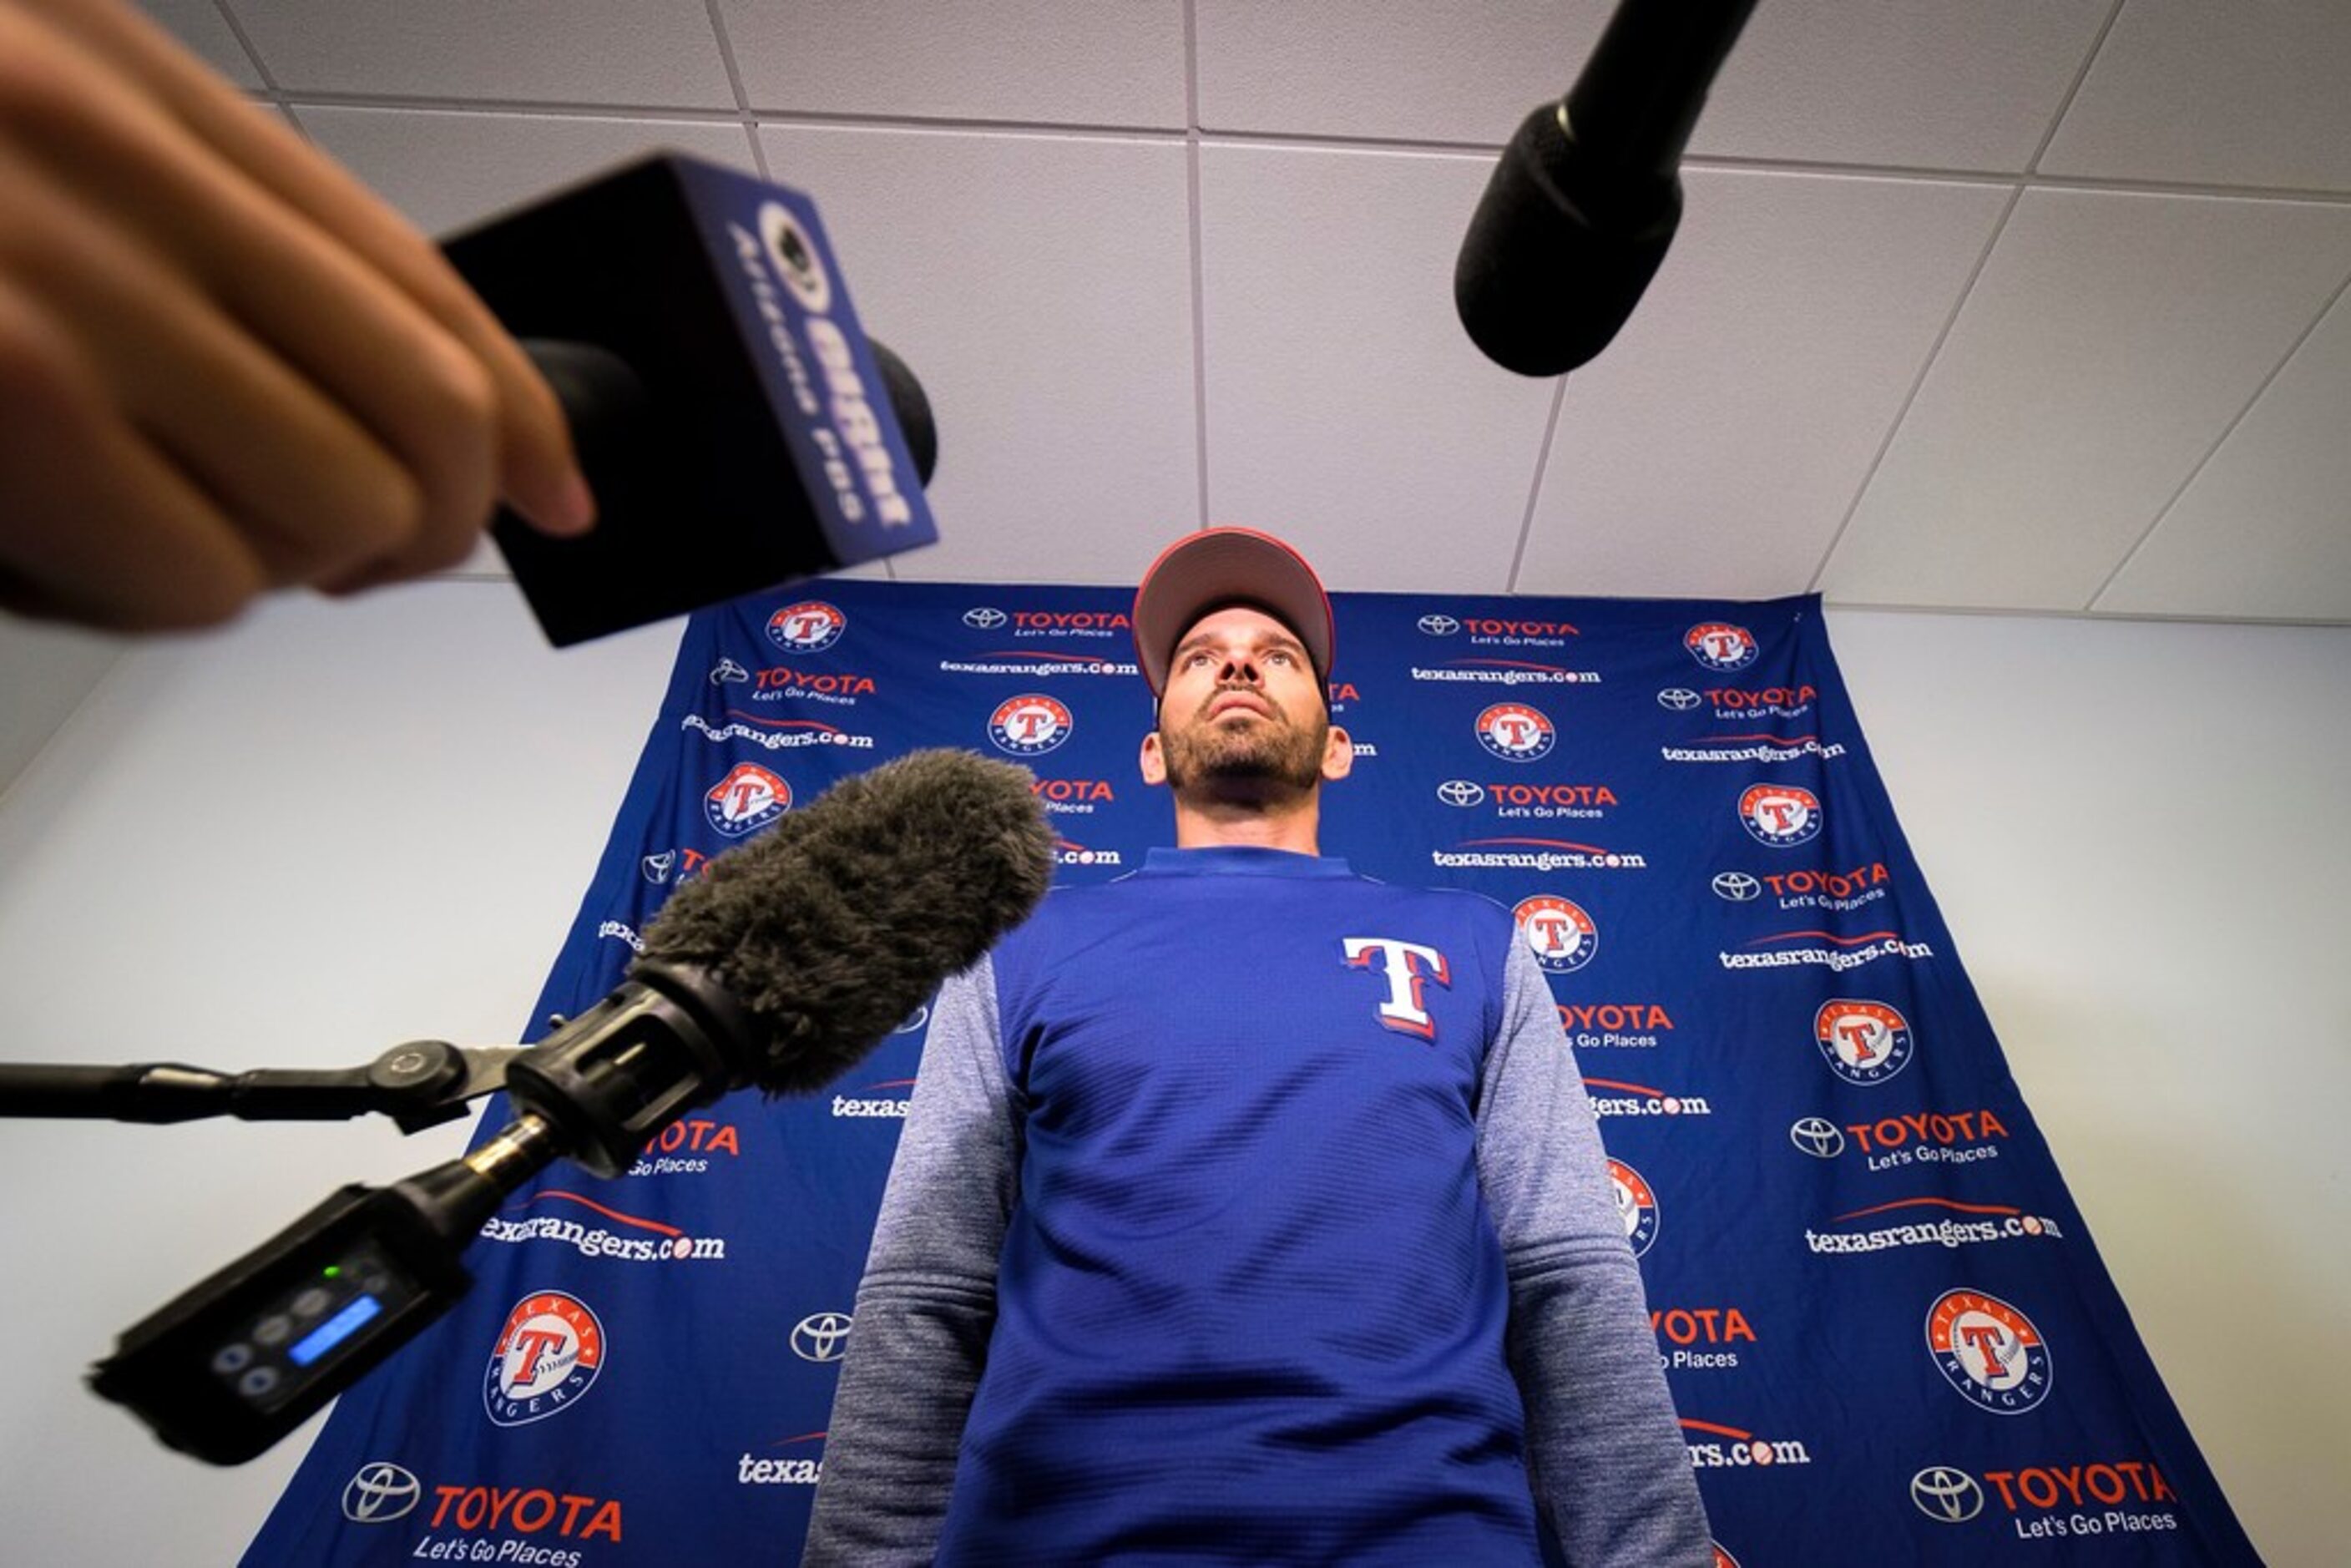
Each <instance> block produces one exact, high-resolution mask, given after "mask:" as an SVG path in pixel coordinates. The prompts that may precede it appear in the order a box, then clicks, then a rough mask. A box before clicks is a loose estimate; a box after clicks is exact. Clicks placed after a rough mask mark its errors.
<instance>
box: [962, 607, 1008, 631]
mask: <svg viewBox="0 0 2351 1568" xmlns="http://www.w3.org/2000/svg"><path fill="white" fill-rule="evenodd" d="M1005 619H1006V617H1005V614H1004V612H1003V611H1001V610H994V609H990V608H988V607H987V606H986V605H982V606H981V607H980V608H979V609H977V610H967V611H965V612H963V623H964V624H965V625H967V626H968V627H970V628H971V629H972V630H973V631H975V632H993V631H995V630H996V629H997V628H998V626H1001V625H1003V624H1004V622H1005Z"/></svg>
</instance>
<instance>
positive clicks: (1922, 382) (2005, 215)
mask: <svg viewBox="0 0 2351 1568" xmlns="http://www.w3.org/2000/svg"><path fill="white" fill-rule="evenodd" d="M2127 3H2128V0H2114V4H2113V5H2111V6H2109V7H2108V9H2107V11H2106V16H2105V21H2104V22H2103V23H2101V24H2100V26H2099V27H2098V33H2097V37H2094V38H2092V39H2091V40H2090V44H2089V47H2087V48H2085V50H2083V51H2082V61H2081V64H2080V65H2079V66H2077V67H2076V68H2074V79H2073V81H2072V82H2071V83H2069V84H2068V85H2067V87H2066V89H2065V94H2064V98H2062V99H2059V101H2058V104H2057V109H2056V112H2055V113H2053V114H2052V115H2051V116H2050V117H2049V123H2048V124H2047V125H2046V126H2044V127H2043V128H2042V131H2041V140H2040V141H2039V143H2038V144H2037V145H2035V146H2034V148H2033V150H2032V156H2031V157H2029V158H2027V159H2026V160H2025V161H2024V167H2023V169H2022V171H2021V172H2017V173H2014V174H2012V175H2011V176H2010V179H2011V182H2012V183H2011V189H2010V191H2009V193H2008V204H2007V205H2006V206H2004V207H2002V208H2001V213H2000V220H1999V221H1998V222H1997V223H1995V224H1993V225H1992V227H1991V237H1990V238H1989V239H1987V240H1986V241H1985V242H1984V247H1983V250H1982V252H1981V253H1980V255H1978V256H1977V257H1976V262H1975V266H1974V267H1971V268H1970V269H1969V272H1968V277H1967V281H1966V282H1965V283H1962V284H1961V285H1960V286H1959V298H1957V299H1956V300H1954V301H1953V302H1952V304H1951V310H1950V314H1949V315H1948V316H1946V317H1945V318H1944V319H1943V326H1942V329H1941V330H1940V331H1938V332H1937V333H1936V334H1935V341H1934V342H1933V344H1932V345H1931V346H1929V347H1928V350H1927V353H1926V357H1925V359H1924V360H1923V361H1922V362H1921V363H1920V364H1919V366H1918V373H1917V376H1916V377H1915V378H1914V379H1913V380H1912V381H1911V382H1910V387H1909V390H1908V391H1907V392H1905V393H1904V394H1903V397H1902V406H1901V408H1900V409H1899V410H1897V411H1896V413H1895V415H1894V419H1893V421H1892V423H1889V424H1888V425H1887V426H1886V434H1885V436H1884V437H1883V439H1881V440H1880V441H1879V442H1878V444H1877V450H1876V452H1875V453H1874V454H1872V455H1871V456H1870V460H1869V467H1868V469H1867V470H1866V471H1865V473H1864V474H1863V475H1862V478H1861V483H1860V484H1859V485H1857V486H1855V487H1854V492H1853V500H1852V501H1851V502H1850V503H1849V504H1848V505H1847V506H1846V507H1845V510H1844V517H1840V518H1839V519H1837V526H1836V530H1835V532H1834V533H1833V534H1831V535H1830V536H1829V542H1828V548H1827V549H1824V550H1823V551H1822V552H1821V559H1820V564H1819V565H1818V566H1816V567H1814V568H1813V575H1812V580H1811V581H1810V582H1809V584H1808V585H1807V591H1809V592H1813V593H1818V592H1820V591H1821V580H1822V579H1823V578H1824V577H1826V576H1827V575H1828V570H1829V567H1830V564H1831V563H1832V562H1834V560H1835V559H1836V553H1837V549H1838V547H1839V546H1840V545H1842V544H1844V538H1845V535H1846V533H1847V532H1848V531H1850V530H1851V528H1853V520H1854V518H1855V517H1858V516H1859V515H1860V514H1861V506H1862V503H1863V501H1865V500H1866V499H1867V498H1868V496H1869V487H1870V486H1871V485H1872V484H1874V483H1876V479H1877V475H1878V471H1879V470H1880V469H1881V468H1883V467H1884V466H1885V464H1886V454H1887V453H1889V452H1891V451H1892V450H1893V449H1894V443H1895V440H1896V437H1898V436H1899V435H1900V434H1901V433H1902V426H1903V425H1904V423H1907V421H1908V419H1909V417H1910V411H1911V409H1912V408H1913V407H1914V406H1916V404H1917V401H1918V394H1919V392H1921V391H1922V390H1923V389H1924V388H1925V387H1926V385H1927V381H1928V377H1930V376H1931V375H1933V374H1934V371H1935V363H1936V361H1938V360H1939V359H1941V358H1942V354H1943V347H1944V345H1945V344H1946V343H1948V342H1949V340H1950V337H1951V333H1952V331H1953V329H1956V328H1957V327H1958V326H1959V318H1960V317H1961V316H1962V315H1964V314H1966V312H1967V306H1968V300H1969V298H1970V297H1971V296H1972V295H1973V294H1974V293H1975V289H1976V285H1977V283H1978V282H1979V281H1980V280H1981V279H1982V277H1983V274H1984V268H1985V267H1989V266H1990V265H1991V258H1992V256H1993V253H1994V252H1996V251H1997V250H1998V249H1999V248H2000V240H2001V235H2003V234H2005V233H2007V232H2008V225H2009V220H2010V219H2011V218H2012V217H2014V216H2015V215H2016V209H2017V205H2018V204H2019V203H2021V202H2022V201H2023V199H2024V193H2025V191H2026V189H2027V188H2028V187H2029V186H2031V185H2032V183H2033V172H2034V170H2035V169H2036V168H2037V167H2038V166H2039V165H2040V162H2041V159H2042V156H2043V154H2044V153H2045V152H2048V150H2049V143H2050V142H2051V141H2053V140H2054V139H2055V137H2056V135H2057V128H2058V127H2059V126H2060V125H2062V124H2064V121H2065V113H2066V111H2067V110H2070V109H2071V108H2073V106H2074V98H2075V97H2076V96H2078V95H2079V94H2080V92H2081V90H2082V84H2083V83H2084V82H2085V81H2087V80H2088V79H2089V78H2090V68H2091V67H2092V66H2094V65H2095V64H2096V63H2097V58H2098V51H2099V50H2100V49H2101V48H2103V47H2105V41H2106V36H2107V35H2108V34H2109V33H2111V32H2113V31H2114V27H2115V23H2116V20H2117V19H2118V18H2120V16H2122V14H2123V6H2124V5H2126V4H2127Z"/></svg>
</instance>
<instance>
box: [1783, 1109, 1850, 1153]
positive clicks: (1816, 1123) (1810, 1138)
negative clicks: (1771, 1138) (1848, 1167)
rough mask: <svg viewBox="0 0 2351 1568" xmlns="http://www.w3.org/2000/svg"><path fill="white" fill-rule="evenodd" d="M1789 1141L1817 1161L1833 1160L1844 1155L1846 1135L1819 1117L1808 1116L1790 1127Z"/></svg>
mask: <svg viewBox="0 0 2351 1568" xmlns="http://www.w3.org/2000/svg"><path fill="white" fill-rule="evenodd" d="M1788 1141H1789V1142H1790V1143H1792V1144H1793V1145H1796V1147H1798V1148H1800V1149H1802V1150H1803V1151H1804V1153H1806V1154H1808V1155H1812V1156H1813V1158H1814V1159H1816V1160H1833V1159H1834V1158H1836V1157H1837V1156H1838V1155H1841V1154H1843V1153H1844V1134H1843V1133H1840V1132H1838V1131H1837V1130H1836V1126H1835V1124H1834V1123H1832V1122H1829V1121H1827V1120H1825V1119H1824V1118H1823V1117H1819V1116H1806V1117H1804V1118H1803V1119H1802V1121H1800V1122H1798V1123H1797V1124H1795V1125H1794V1126H1792V1127H1790V1128H1789V1129H1788Z"/></svg>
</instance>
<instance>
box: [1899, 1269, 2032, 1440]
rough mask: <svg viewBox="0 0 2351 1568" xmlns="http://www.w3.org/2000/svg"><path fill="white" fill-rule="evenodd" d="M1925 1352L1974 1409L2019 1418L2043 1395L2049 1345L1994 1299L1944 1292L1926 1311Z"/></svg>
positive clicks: (1972, 1293) (2011, 1309)
mask: <svg viewBox="0 0 2351 1568" xmlns="http://www.w3.org/2000/svg"><path fill="white" fill-rule="evenodd" d="M1927 1349H1928V1353H1929V1354H1932V1355H1933V1356H1934V1358H1935V1364H1936V1365H1937V1366H1938V1367H1940V1368H1942V1371H1943V1376H1944V1378H1945V1380H1946V1381H1948V1382H1949V1384H1950V1385H1951V1386H1952V1387H1954V1388H1956V1389H1958V1390H1959V1393H1960V1394H1962V1395H1963V1396H1966V1398H1967V1400H1968V1402H1969V1403H1970V1404H1971V1405H1973V1406H1975V1407H1976V1408H1977V1409H1979V1410H1989V1411H1991V1413H1992V1414H1993V1415H1995V1416H2021V1415H2022V1414H2023V1413H2024V1412H2026V1411H2027V1410H2030V1409H2032V1407H2033V1406H2036V1405H2038V1404H2040V1403H2041V1402H2042V1401H2043V1399H2046V1398H2047V1397H2049V1347H2048V1346H2047V1345H2046V1344H2044V1343H2042V1339H2041V1331H2040V1330H2038V1329H2036V1328H2034V1327H2033V1326H2032V1319H2031V1318H2028V1317H2026V1316H2025V1315H2024V1314H2023V1313H2022V1312H2019V1311H2017V1310H2016V1309H2015V1308H2014V1307H2011V1306H2010V1305H2009V1304H2008V1303H2007V1302H2006V1301H2001V1299H2000V1298H1999V1297H1997V1296H1987V1295H1985V1294H1983V1293H1982V1292H1981V1291H1944V1292H1943V1293H1942V1294H1941V1295H1940V1296H1938V1297H1936V1298H1935V1304H1934V1305H1933V1306H1932V1307H1930V1308H1928V1311H1927Z"/></svg>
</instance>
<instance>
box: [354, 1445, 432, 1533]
mask: <svg viewBox="0 0 2351 1568" xmlns="http://www.w3.org/2000/svg"><path fill="white" fill-rule="evenodd" d="M423 1494H424V1488H423V1485H422V1484H421V1483H420V1482H419V1481H418V1480H417V1479H416V1478H415V1477H414V1476H413V1475H411V1474H409V1472H408V1471H406V1470H404V1469H401V1468H400V1467H399V1466H398V1465H395V1464H392V1463H389V1462H388V1461H386V1460H383V1459H378V1460H376V1461H374V1462H373V1463H371V1464H365V1465H361V1466H360V1468H359V1473H358V1474H356V1475H354V1476H353V1477H351V1479H350V1480H349V1481H348V1482H346V1483H344V1486H343V1517H344V1518H345V1519H348V1520H350V1521H351V1522H352V1523H353V1524H390V1523H391V1522H392V1521H393V1520H395V1519H398V1518H399V1517H400V1516H401V1515H402V1514H404V1513H406V1512H407V1511H409V1510H410V1509H412V1508H414V1507H415V1506H416V1501H417V1499H418V1498H420V1497H422V1496H423Z"/></svg>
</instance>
